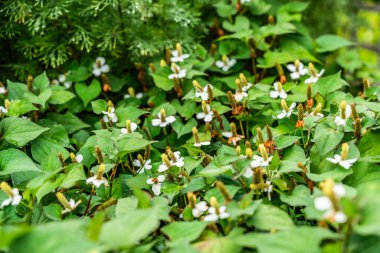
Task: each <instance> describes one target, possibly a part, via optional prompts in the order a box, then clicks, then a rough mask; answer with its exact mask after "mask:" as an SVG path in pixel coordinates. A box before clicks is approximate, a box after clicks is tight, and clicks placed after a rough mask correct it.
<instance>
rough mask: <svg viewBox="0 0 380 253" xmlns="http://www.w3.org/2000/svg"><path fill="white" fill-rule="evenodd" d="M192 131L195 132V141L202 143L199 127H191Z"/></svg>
mask: <svg viewBox="0 0 380 253" xmlns="http://www.w3.org/2000/svg"><path fill="white" fill-rule="evenodd" d="M191 131H192V132H193V136H194V142H195V143H200V142H201V140H200V138H199V134H198V129H197V128H196V127H193V128H192V129H191Z"/></svg>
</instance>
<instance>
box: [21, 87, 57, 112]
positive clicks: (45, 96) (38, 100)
mask: <svg viewBox="0 0 380 253" xmlns="http://www.w3.org/2000/svg"><path fill="white" fill-rule="evenodd" d="M52 94H53V91H52V89H51V88H47V89H44V90H43V91H42V92H41V93H40V94H39V95H38V96H36V95H34V94H33V93H31V92H30V93H26V94H25V96H24V97H25V98H26V99H28V100H29V102H31V103H33V104H39V105H41V106H42V107H43V108H44V107H45V104H46V102H47V101H48V100H49V98H50V97H51V96H52Z"/></svg>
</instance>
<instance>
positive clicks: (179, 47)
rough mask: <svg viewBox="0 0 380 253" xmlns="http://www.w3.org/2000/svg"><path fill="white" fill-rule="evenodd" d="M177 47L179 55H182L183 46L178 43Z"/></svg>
mask: <svg viewBox="0 0 380 253" xmlns="http://www.w3.org/2000/svg"><path fill="white" fill-rule="evenodd" d="M175 48H176V50H177V52H178V56H181V55H182V47H181V44H179V43H177V44H176V45H175Z"/></svg>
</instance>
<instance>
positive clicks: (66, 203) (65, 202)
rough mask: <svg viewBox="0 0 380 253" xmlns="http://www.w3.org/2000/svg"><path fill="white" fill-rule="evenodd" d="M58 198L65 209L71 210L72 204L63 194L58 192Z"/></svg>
mask: <svg viewBox="0 0 380 253" xmlns="http://www.w3.org/2000/svg"><path fill="white" fill-rule="evenodd" d="M56 196H57V199H58V201H59V203H61V205H62V206H63V207H64V208H67V209H71V206H70V203H69V201H68V200H67V198H66V197H65V195H64V194H63V193H61V192H57V194H56Z"/></svg>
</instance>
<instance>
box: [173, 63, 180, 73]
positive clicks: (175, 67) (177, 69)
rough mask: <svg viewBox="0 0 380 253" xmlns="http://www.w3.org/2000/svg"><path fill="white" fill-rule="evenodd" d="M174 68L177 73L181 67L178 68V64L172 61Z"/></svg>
mask: <svg viewBox="0 0 380 253" xmlns="http://www.w3.org/2000/svg"><path fill="white" fill-rule="evenodd" d="M172 68H173V69H174V71H175V72H176V73H179V68H178V66H177V64H175V62H172Z"/></svg>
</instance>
